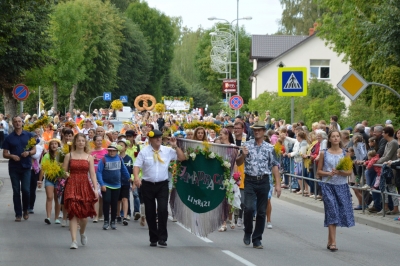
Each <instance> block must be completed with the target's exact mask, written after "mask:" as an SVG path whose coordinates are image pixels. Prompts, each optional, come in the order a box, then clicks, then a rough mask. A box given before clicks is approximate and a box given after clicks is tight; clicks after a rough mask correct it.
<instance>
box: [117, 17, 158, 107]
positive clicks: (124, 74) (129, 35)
mask: <svg viewBox="0 0 400 266" xmlns="http://www.w3.org/2000/svg"><path fill="white" fill-rule="evenodd" d="M122 33H123V35H124V37H125V40H124V42H123V43H122V47H121V55H120V58H121V59H120V65H119V67H118V74H117V77H118V82H117V85H118V87H117V88H115V89H114V90H113V92H114V94H116V95H127V96H128V99H132V101H133V100H134V99H135V98H136V96H138V95H140V94H143V93H145V92H146V88H148V87H149V81H150V72H151V69H152V58H151V54H152V51H151V47H150V45H149V44H148V43H147V41H146V39H145V37H144V35H143V33H142V32H141V31H140V29H139V27H138V26H137V25H136V24H135V23H133V22H132V21H131V20H130V19H125V21H124V29H123V30H122Z"/></svg>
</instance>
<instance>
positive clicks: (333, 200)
mask: <svg viewBox="0 0 400 266" xmlns="http://www.w3.org/2000/svg"><path fill="white" fill-rule="evenodd" d="M327 146H328V149H327V150H325V151H321V154H320V162H319V163H318V176H320V177H322V181H323V182H321V190H322V196H323V201H324V209H325V221H324V226H325V227H328V245H327V249H329V250H330V251H332V252H335V251H337V250H338V249H337V247H336V227H337V226H340V227H351V226H354V225H355V223H354V214H353V207H352V201H351V194H350V189H349V186H348V185H347V176H349V175H351V170H350V171H339V170H336V169H335V168H336V165H337V164H338V163H339V160H340V159H341V158H343V157H344V156H346V154H345V152H344V150H343V148H342V143H341V137H340V132H339V131H337V130H333V131H331V132H329V134H328V145H327Z"/></svg>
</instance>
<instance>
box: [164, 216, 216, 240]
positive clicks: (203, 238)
mask: <svg viewBox="0 0 400 266" xmlns="http://www.w3.org/2000/svg"><path fill="white" fill-rule="evenodd" d="M168 219H170V220H171V221H172V216H168ZM176 224H177V225H179V226H180V227H182V228H183V229H185V230H186V231H188V232H189V233H191V234H193V233H192V231H190V230H189V229H187V228H186V227H184V226H183V224H181V223H180V222H176ZM193 235H195V234H193ZM195 236H197V237H198V238H200V239H201V240H203V241H204V242H207V243H213V242H212V240H210V239H208V238H207V237H202V236H198V235H195Z"/></svg>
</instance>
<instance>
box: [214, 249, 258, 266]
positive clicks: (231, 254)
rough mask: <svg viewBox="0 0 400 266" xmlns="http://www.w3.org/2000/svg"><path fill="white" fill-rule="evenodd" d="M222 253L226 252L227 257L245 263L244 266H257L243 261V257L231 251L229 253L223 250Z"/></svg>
mask: <svg viewBox="0 0 400 266" xmlns="http://www.w3.org/2000/svg"><path fill="white" fill-rule="evenodd" d="M221 251H222V252H224V253H225V254H226V255H228V256H230V257H232V258H234V259H235V260H238V261H240V262H241V263H243V264H244V265H247V266H256V265H255V264H253V263H251V262H250V261H248V260H245V259H243V258H242V257H240V256H238V255H236V254H235V253H233V252H231V251H229V250H221Z"/></svg>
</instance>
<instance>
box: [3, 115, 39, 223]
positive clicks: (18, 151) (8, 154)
mask: <svg viewBox="0 0 400 266" xmlns="http://www.w3.org/2000/svg"><path fill="white" fill-rule="evenodd" d="M12 123H13V126H14V131H13V132H12V133H11V134H10V135H8V137H7V138H6V139H5V140H4V142H3V146H2V149H3V157H4V158H6V159H9V160H8V172H9V175H10V179H11V184H12V189H13V202H14V211H15V221H16V222H21V218H22V212H23V217H24V219H25V220H28V219H29V213H28V208H29V198H30V183H31V167H32V158H31V156H32V155H35V154H36V139H35V143H34V144H33V145H29V143H28V142H29V140H30V139H31V138H33V137H34V136H33V134H32V133H30V132H27V131H25V130H23V129H22V118H21V117H19V116H15V117H13V119H12ZM21 192H22V204H21Z"/></svg>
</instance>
